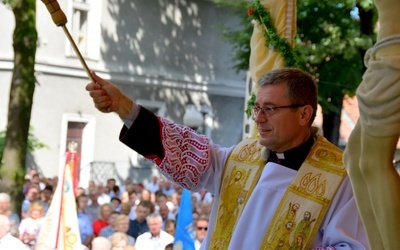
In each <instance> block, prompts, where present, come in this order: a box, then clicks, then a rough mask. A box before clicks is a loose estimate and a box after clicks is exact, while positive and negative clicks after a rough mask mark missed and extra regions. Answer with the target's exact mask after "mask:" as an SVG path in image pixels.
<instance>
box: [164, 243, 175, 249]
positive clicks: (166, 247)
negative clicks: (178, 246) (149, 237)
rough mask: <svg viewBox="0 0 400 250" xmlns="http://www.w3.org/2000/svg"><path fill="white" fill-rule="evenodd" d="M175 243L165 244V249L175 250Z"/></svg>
mask: <svg viewBox="0 0 400 250" xmlns="http://www.w3.org/2000/svg"><path fill="white" fill-rule="evenodd" d="M173 247H174V243H169V244H168V245H166V246H165V248H164V249H165V250H173Z"/></svg>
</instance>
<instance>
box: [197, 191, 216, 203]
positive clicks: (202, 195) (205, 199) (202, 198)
mask: <svg viewBox="0 0 400 250" xmlns="http://www.w3.org/2000/svg"><path fill="white" fill-rule="evenodd" d="M192 196H193V197H196V200H197V202H201V203H212V202H213V196H212V194H211V193H210V192H207V191H206V190H205V189H204V188H203V189H201V190H200V191H199V192H195V193H193V194H192Z"/></svg>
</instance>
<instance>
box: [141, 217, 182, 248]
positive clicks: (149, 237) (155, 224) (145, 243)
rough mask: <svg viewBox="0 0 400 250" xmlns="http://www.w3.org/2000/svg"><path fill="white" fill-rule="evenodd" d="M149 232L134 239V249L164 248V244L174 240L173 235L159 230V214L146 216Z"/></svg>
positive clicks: (160, 225) (160, 221) (160, 219)
mask: <svg viewBox="0 0 400 250" xmlns="http://www.w3.org/2000/svg"><path fill="white" fill-rule="evenodd" d="M146 221H147V225H148V226H149V232H146V233H144V234H141V235H139V236H138V237H137V239H136V244H135V248H136V250H164V249H165V246H166V245H168V244H170V243H173V242H174V237H173V236H172V235H170V234H168V233H167V232H165V231H163V230H161V227H162V218H161V215H159V214H154V213H153V214H150V215H149V216H147V219H146Z"/></svg>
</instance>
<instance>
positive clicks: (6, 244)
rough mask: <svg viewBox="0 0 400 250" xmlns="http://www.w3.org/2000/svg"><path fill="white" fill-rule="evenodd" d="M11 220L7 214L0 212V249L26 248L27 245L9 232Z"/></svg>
mask: <svg viewBox="0 0 400 250" xmlns="http://www.w3.org/2000/svg"><path fill="white" fill-rule="evenodd" d="M10 229H11V222H10V220H9V219H8V217H7V216H5V215H3V214H0V249H4V250H9V249H12V250H28V249H29V248H28V246H26V245H25V244H24V243H22V241H21V240H19V239H18V238H16V237H14V236H12V235H11V234H10Z"/></svg>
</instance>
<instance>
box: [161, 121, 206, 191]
mask: <svg viewBox="0 0 400 250" xmlns="http://www.w3.org/2000/svg"><path fill="white" fill-rule="evenodd" d="M160 122H161V125H162V131H161V132H162V133H161V140H162V144H163V147H164V154H165V156H164V159H163V160H162V162H161V164H160V165H159V169H160V171H161V172H163V173H164V174H166V175H167V176H169V177H171V178H172V179H173V180H174V181H175V182H177V183H178V184H180V185H181V186H182V187H184V188H186V189H189V190H193V189H194V188H196V187H197V186H198V185H199V183H200V176H201V175H202V173H204V172H205V171H207V170H208V169H209V168H210V165H211V162H210V152H209V150H210V140H209V139H208V138H207V137H206V136H204V135H200V134H198V133H196V132H195V131H193V130H192V129H189V128H188V127H185V126H183V125H179V124H175V123H172V122H170V121H168V120H166V119H164V118H160Z"/></svg>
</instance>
